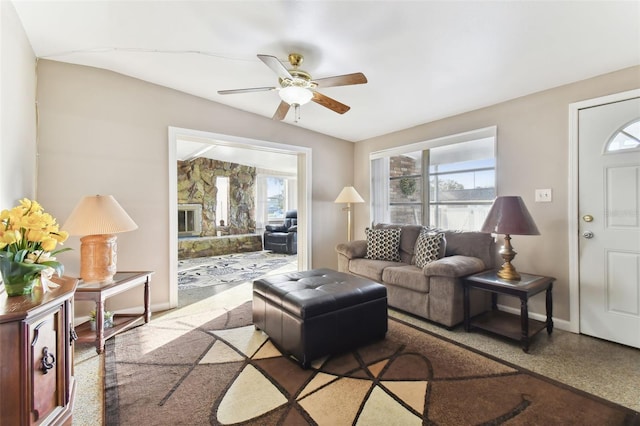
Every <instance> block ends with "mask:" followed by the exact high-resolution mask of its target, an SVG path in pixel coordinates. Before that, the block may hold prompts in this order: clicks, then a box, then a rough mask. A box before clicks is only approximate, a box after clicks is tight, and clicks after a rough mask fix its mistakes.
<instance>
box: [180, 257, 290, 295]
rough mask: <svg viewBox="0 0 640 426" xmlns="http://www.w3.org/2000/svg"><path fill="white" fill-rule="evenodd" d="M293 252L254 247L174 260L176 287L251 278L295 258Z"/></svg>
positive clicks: (198, 286) (207, 284)
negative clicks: (285, 252)
mask: <svg viewBox="0 0 640 426" xmlns="http://www.w3.org/2000/svg"><path fill="white" fill-rule="evenodd" d="M296 258H297V256H296V255H287V254H281V253H273V252H271V251H255V252H247V253H234V254H227V255H223V256H213V257H199V258H194V259H183V260H180V261H178V289H180V290H186V289H192V288H201V287H209V286H214V285H219V284H230V283H237V282H243V281H252V280H254V279H255V278H258V277H261V276H263V275H265V274H267V273H268V272H270V271H272V270H274V269H277V268H280V267H282V266H284V265H286V264H288V263H292V262H295V260H296Z"/></svg>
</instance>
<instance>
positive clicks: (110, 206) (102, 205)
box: [62, 195, 138, 235]
mask: <svg viewBox="0 0 640 426" xmlns="http://www.w3.org/2000/svg"><path fill="white" fill-rule="evenodd" d="M62 229H64V230H65V231H67V232H68V233H69V235H100V234H118V233H120V232H127V231H133V230H134V229H138V225H136V223H135V222H134V221H133V219H131V218H130V217H129V215H128V214H127V212H125V211H124V209H123V208H122V207H121V206H120V204H118V202H117V201H116V199H115V198H113V196H112V195H93V196H89V197H84V198H83V199H82V200H80V202H79V203H78V205H77V206H76V207H75V208H74V209H73V211H72V212H71V214H70V215H69V218H68V219H67V221H66V222H65V223H64V225H62Z"/></svg>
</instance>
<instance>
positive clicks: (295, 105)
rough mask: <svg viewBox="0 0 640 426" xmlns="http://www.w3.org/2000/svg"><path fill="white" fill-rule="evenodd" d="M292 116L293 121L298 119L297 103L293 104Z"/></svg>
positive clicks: (298, 107) (298, 108) (298, 109)
mask: <svg viewBox="0 0 640 426" xmlns="http://www.w3.org/2000/svg"><path fill="white" fill-rule="evenodd" d="M293 117H294V118H293V121H294V122H295V123H297V122H298V120H299V119H300V105H298V104H293Z"/></svg>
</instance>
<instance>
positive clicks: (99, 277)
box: [62, 195, 138, 283]
mask: <svg viewBox="0 0 640 426" xmlns="http://www.w3.org/2000/svg"><path fill="white" fill-rule="evenodd" d="M62 229H63V230H65V231H67V232H68V233H69V235H80V236H83V237H82V238H80V242H81V246H80V278H82V280H83V281H85V282H91V283H93V282H105V283H109V282H112V281H113V276H114V275H115V273H116V270H117V268H116V260H117V243H116V236H115V235H114V234H118V233H120V232H127V231H133V230H134V229H138V225H136V223H135V222H134V221H133V219H131V218H130V217H129V215H128V214H127V212H125V211H124V209H123V208H122V207H121V206H120V204H118V202H117V201H116V199H115V198H113V196H111V195H94V196H89V197H84V198H83V199H82V200H80V202H79V203H78V205H77V206H76V207H75V208H74V209H73V211H72V212H71V215H69V218H68V219H67V221H66V222H65V223H64V225H62Z"/></svg>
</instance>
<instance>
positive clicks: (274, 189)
mask: <svg viewBox="0 0 640 426" xmlns="http://www.w3.org/2000/svg"><path fill="white" fill-rule="evenodd" d="M286 210H287V180H286V179H285V178H281V177H267V218H268V219H269V220H274V219H284V213H285V211H286Z"/></svg>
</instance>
